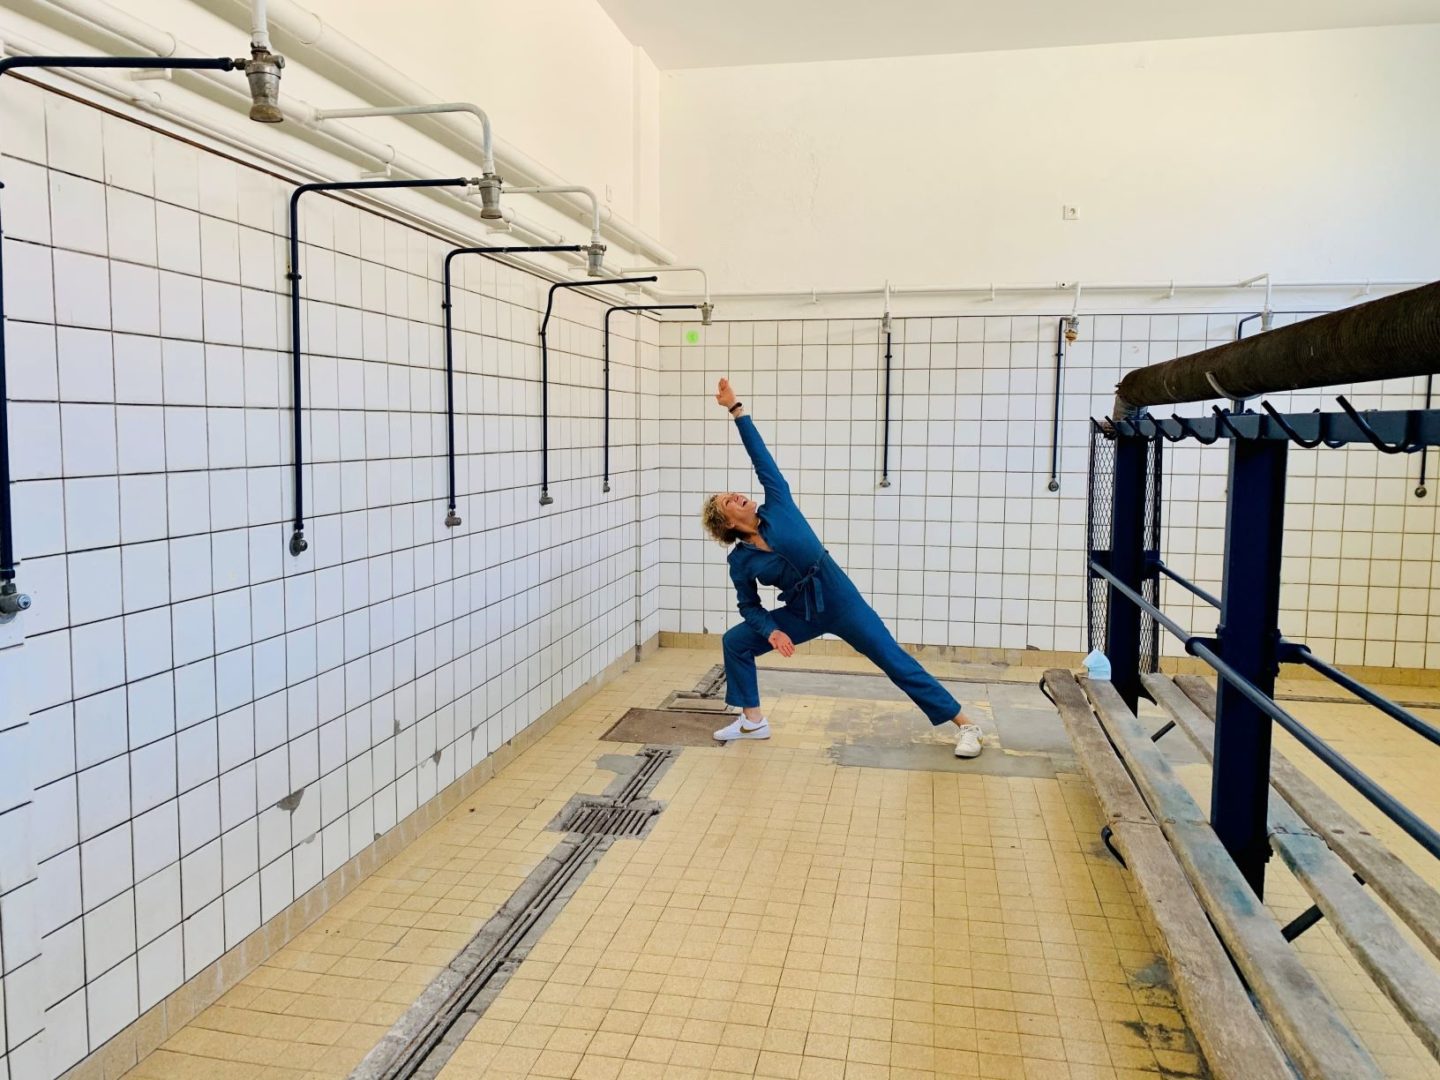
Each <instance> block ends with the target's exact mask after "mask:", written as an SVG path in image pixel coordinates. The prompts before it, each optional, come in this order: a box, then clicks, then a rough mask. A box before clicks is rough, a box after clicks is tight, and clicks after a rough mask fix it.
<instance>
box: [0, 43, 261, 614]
mask: <svg viewBox="0 0 1440 1080" xmlns="http://www.w3.org/2000/svg"><path fill="white" fill-rule="evenodd" d="M243 64H244V61H239V62H237V61H235V60H233V59H231V58H229V57H224V56H217V57H195V56H188V57H187V56H168V57H166V56H7V57H4V58H3V59H0V77H3V76H5V75H6V74H8V73H9V72H11V71H13V70H14V69H16V68H37V67H53V68H108V69H151V68H169V69H172V70H180V69H184V70H189V71H233V70H235V69H236V67H238V66H243ZM4 186H5V185H4V184H3V183H0V189H3V188H4ZM4 246H5V236H4V229H3V228H0V621H4V620H6V619H9V618H10V617H12V616H14V615H17V614H19V613H20V612H22V611H24V610H26V609H27V608H29V607H30V597H28V596H26V595H25V594H24V593H22V592H20V591H19V589H18V588H17V587H16V585H15V566H16V560H15V519H14V513H13V509H12V507H11V503H10V398H9V396H8V394H9V391H8V388H7V386H6V379H5V360H6V356H5V284H4V255H3V251H4Z"/></svg>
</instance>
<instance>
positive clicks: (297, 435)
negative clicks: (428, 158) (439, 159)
mask: <svg viewBox="0 0 1440 1080" xmlns="http://www.w3.org/2000/svg"><path fill="white" fill-rule="evenodd" d="M470 184H471V181H470V180H469V179H467V178H466V177H463V176H457V177H452V178H447V179H444V180H339V181H334V182H330V183H319V184H301V185H300V186H299V187H297V188H296V189H295V190H294V191H292V192H291V193H290V266H289V268H288V269H287V271H286V274H285V277H286V278H287V279H289V282H290V401H291V434H292V437H293V439H294V441H295V451H294V453H295V461H294V465H293V482H294V485H295V515H294V520H293V521H292V523H291V532H290V554H291V555H300V554H302V553H303V552H304V551H305V550H306V549H308V548H309V547H310V544H309V542H308V541H306V539H305V452H304V447H303V446H302V444H301V439H302V438H303V436H304V434H305V429H304V413H303V407H304V372H303V371H302V369H301V364H300V354H301V348H300V197H301V196H302V195H305V194H307V193H308V192H311V191H372V190H378V189H383V188H440V187H468V186H469V185H470ZM452 434H453V433H452Z"/></svg>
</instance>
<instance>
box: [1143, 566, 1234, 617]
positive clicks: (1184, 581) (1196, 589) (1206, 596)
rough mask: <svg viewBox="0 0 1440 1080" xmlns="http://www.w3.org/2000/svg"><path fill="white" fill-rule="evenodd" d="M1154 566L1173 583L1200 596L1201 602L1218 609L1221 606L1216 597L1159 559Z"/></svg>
mask: <svg viewBox="0 0 1440 1080" xmlns="http://www.w3.org/2000/svg"><path fill="white" fill-rule="evenodd" d="M1152 565H1154V567H1155V569H1156V570H1158V571H1160V573H1162V574H1164V575H1165V576H1166V577H1167V578H1169V579H1170V580H1171V581H1173V582H1175V584H1177V585H1180V586H1183V587H1184V588H1186V589H1189V590H1190V591H1191V592H1192V593H1194V594H1195V595H1196V596H1198V597H1199V598H1200V599H1201V600H1204V601H1205V602H1206V603H1207V604H1209V605H1210V606H1211V607H1213V608H1218V607H1219V606H1220V601H1219V600H1217V599H1216V598H1215V597H1214V596H1212V595H1211V594H1210V593H1208V592H1206V591H1205V590H1204V589H1202V588H1201V587H1200V586H1199V585H1196V584H1195V583H1194V582H1193V581H1191V580H1189V579H1188V578H1183V577H1181V576H1180V575H1179V574H1177V573H1176V572H1175V571H1174V570H1171V569H1170V567H1168V566H1166V565H1165V564H1164V563H1163V562H1161V561H1160V560H1159V559H1156V560H1155V562H1154V563H1153V564H1152Z"/></svg>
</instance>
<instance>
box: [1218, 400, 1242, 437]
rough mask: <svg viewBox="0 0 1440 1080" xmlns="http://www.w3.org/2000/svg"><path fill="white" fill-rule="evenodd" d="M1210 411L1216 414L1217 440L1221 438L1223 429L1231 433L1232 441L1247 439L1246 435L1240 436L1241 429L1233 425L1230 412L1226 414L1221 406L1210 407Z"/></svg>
mask: <svg viewBox="0 0 1440 1080" xmlns="http://www.w3.org/2000/svg"><path fill="white" fill-rule="evenodd" d="M1210 411H1211V412H1213V413H1214V414H1215V437H1216V438H1219V437H1220V431H1221V429H1224V430H1225V431H1228V432H1229V433H1230V437H1231V438H1232V439H1243V438H1245V436H1244V435H1241V434H1240V429H1239V428H1237V427H1236V426H1235V425H1234V424H1232V423H1231V422H1230V414H1229V413H1228V412H1226V411H1225V410H1224V409H1222V408H1220V406H1219V405H1211V406H1210Z"/></svg>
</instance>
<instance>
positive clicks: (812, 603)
mask: <svg viewBox="0 0 1440 1080" xmlns="http://www.w3.org/2000/svg"><path fill="white" fill-rule="evenodd" d="M828 555H829V553H828V552H827V553H826V556H822V557H821V558H820V559H818V560H817V561H816V562H815V564H814V565H813V566H811V567H810V569H808V570H806V571H805V573H804V574H803V575H801V578H800V580H799V581H797V582H796V583H795V584H794V585H792V586H791V587H790V588H789V589H788V590H787V591H786V595H785V596H784V598H783V599H784V600H785V602H786V603H790V602H792V601H794V600H797V599H798V600H803V601H804V602H805V621H806V622H809V621H810V620H811V619H812V618H814V616H815V614H816V613H817V612H823V611H824V610H825V586H824V585H822V584H821V582H820V570H821V567H822V566H823V565H824V563H825V557H827V556H828Z"/></svg>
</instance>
